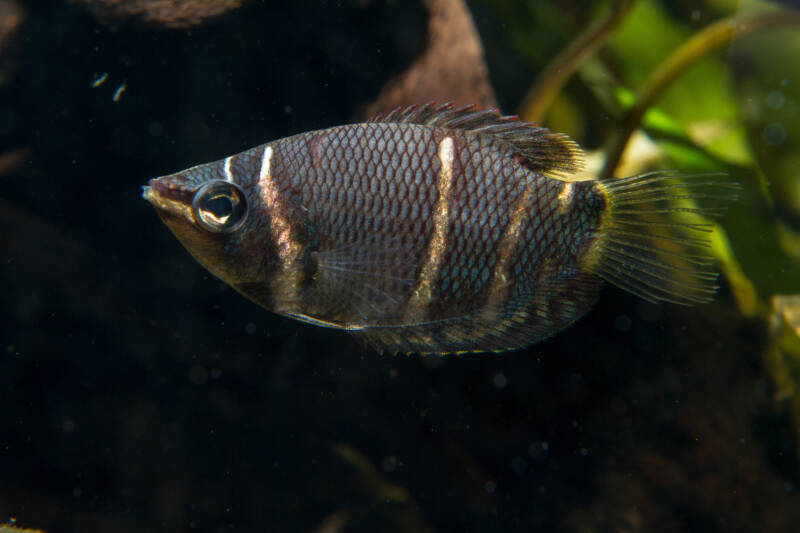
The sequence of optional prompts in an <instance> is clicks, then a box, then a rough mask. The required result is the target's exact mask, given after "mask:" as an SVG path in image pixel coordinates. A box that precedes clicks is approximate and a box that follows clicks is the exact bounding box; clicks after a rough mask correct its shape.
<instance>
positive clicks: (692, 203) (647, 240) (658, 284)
mask: <svg viewBox="0 0 800 533" xmlns="http://www.w3.org/2000/svg"><path fill="white" fill-rule="evenodd" d="M715 176H719V175H712V174H696V175H688V176H681V177H680V179H679V178H678V177H676V176H675V175H674V174H669V173H664V172H652V173H648V174H641V175H638V176H632V177H629V178H622V179H614V180H608V181H604V182H602V183H601V184H600V187H601V189H603V190H604V191H605V193H606V199H607V204H608V205H607V209H606V210H605V213H604V214H603V218H602V221H601V224H600V228H599V231H598V233H599V238H598V241H597V246H596V247H595V249H594V253H593V257H592V258H591V261H590V264H591V268H592V270H593V272H594V273H595V274H597V275H599V276H600V277H602V278H603V279H605V280H606V281H608V282H610V283H612V284H614V285H616V286H617V287H619V288H621V289H624V290H626V291H629V292H631V293H633V294H635V295H637V296H639V297H641V298H643V299H645V300H647V301H650V302H658V301H667V302H673V303H676V304H681V305H692V304H696V303H704V302H708V301H710V300H711V299H712V297H713V295H714V293H715V292H716V290H717V288H718V287H717V283H716V280H717V273H716V271H715V270H714V269H713V258H712V257H711V254H710V250H709V247H710V233H711V232H712V231H713V229H714V224H712V223H709V222H708V220H707V218H706V217H715V216H720V215H721V214H723V213H724V211H725V209H726V204H727V203H728V202H730V201H732V200H734V199H736V198H737V197H738V195H737V192H738V190H739V185H738V184H736V183H731V182H727V183H725V182H723V183H720V182H718V181H715V180H714V179H712V178H713V177H715Z"/></svg>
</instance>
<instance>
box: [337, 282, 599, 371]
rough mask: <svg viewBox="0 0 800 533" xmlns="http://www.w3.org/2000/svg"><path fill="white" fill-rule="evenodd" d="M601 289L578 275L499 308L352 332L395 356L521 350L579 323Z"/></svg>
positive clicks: (526, 291)
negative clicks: (578, 320)
mask: <svg viewBox="0 0 800 533" xmlns="http://www.w3.org/2000/svg"><path fill="white" fill-rule="evenodd" d="M600 284H601V282H600V280H599V279H598V278H597V277H596V276H594V275H592V274H587V273H573V275H570V276H569V280H568V281H567V280H564V281H563V282H560V281H558V280H556V281H550V282H547V283H542V284H534V285H532V286H531V287H529V288H520V289H519V290H517V291H515V293H514V294H512V295H510V297H509V299H508V301H507V302H505V303H503V304H501V305H499V306H498V307H497V308H483V309H478V310H476V311H473V312H471V313H468V314H464V315H460V316H455V317H451V318H446V319H441V320H435V321H429V322H420V323H417V324H402V325H397V326H371V327H365V328H362V329H360V330H358V331H353V332H352V333H354V334H355V335H356V336H357V337H358V338H360V339H361V340H362V341H364V342H365V343H366V344H367V345H369V346H371V347H372V348H374V349H376V350H377V351H379V352H381V353H389V354H393V355H394V354H399V353H402V354H411V353H417V354H420V355H448V354H466V353H478V352H495V353H497V352H504V351H508V350H517V349H520V348H525V347H527V346H530V345H531V344H534V343H536V342H539V341H541V340H543V339H546V338H547V337H550V336H551V335H553V334H555V333H556V332H558V331H560V330H562V329H564V328H565V327H567V326H569V325H570V324H572V323H573V322H574V321H576V320H577V319H578V318H580V317H581V316H582V315H583V314H584V312H585V311H586V310H588V309H589V308H590V307H591V305H592V304H593V303H594V302H595V300H596V299H597V296H598V294H599V288H600Z"/></svg>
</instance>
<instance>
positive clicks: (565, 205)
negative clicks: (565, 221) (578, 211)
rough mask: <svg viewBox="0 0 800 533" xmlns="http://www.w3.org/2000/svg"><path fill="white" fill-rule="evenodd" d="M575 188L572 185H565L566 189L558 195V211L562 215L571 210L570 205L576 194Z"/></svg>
mask: <svg viewBox="0 0 800 533" xmlns="http://www.w3.org/2000/svg"><path fill="white" fill-rule="evenodd" d="M574 188H575V186H574V185H573V184H572V183H565V184H564V188H563V189H561V192H560V193H559V194H558V210H559V212H561V214H564V213H566V212H567V211H568V210H569V204H570V202H572V195H573V194H574V190H573V189H574Z"/></svg>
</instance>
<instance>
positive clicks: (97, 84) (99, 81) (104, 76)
mask: <svg viewBox="0 0 800 533" xmlns="http://www.w3.org/2000/svg"><path fill="white" fill-rule="evenodd" d="M107 79H108V72H103V73H102V74H101V75H100V77H98V78H96V79H95V80H94V81H92V87H94V88H95V89H96V88H98V87H100V86H101V85H103V84H104V83H105V82H106V80H107Z"/></svg>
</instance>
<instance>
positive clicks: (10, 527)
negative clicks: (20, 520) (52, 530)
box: [0, 519, 45, 533]
mask: <svg viewBox="0 0 800 533" xmlns="http://www.w3.org/2000/svg"><path fill="white" fill-rule="evenodd" d="M0 533H45V532H44V531H43V530H41V529H30V528H23V527H19V526H17V525H16V520H15V519H12V520H11V522H10V523H7V524H0Z"/></svg>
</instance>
